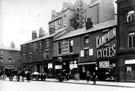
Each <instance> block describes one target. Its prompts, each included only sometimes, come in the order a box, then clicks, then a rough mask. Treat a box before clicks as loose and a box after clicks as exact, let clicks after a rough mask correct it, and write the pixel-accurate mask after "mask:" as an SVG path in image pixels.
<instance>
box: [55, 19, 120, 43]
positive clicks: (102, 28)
mask: <svg viewBox="0 0 135 91" xmlns="http://www.w3.org/2000/svg"><path fill="white" fill-rule="evenodd" d="M110 21H112V20H110ZM107 22H109V21H107ZM103 23H106V22H103ZM103 23H99V24H103ZM96 25H98V24H96ZM116 26H117V24H114V25H110V26H107V27H104V28H101V29H96V30H94V31H90V30H91V29H92V28H91V29H89V30H86V29H85V28H81V29H85V30H86V31H89V32H83V33H81V34H77V35H74V36H69V37H65V38H62V37H63V36H62V37H61V38H59V39H56V40H53V41H59V40H63V39H68V38H72V37H76V36H80V35H84V34H87V33H92V32H96V31H99V30H103V29H106V28H110V27H116ZM74 31H77V30H74Z"/></svg>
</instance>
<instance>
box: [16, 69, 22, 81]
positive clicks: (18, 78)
mask: <svg viewBox="0 0 135 91" xmlns="http://www.w3.org/2000/svg"><path fill="white" fill-rule="evenodd" d="M20 74H21V71H20V70H19V71H17V75H16V79H17V81H20Z"/></svg>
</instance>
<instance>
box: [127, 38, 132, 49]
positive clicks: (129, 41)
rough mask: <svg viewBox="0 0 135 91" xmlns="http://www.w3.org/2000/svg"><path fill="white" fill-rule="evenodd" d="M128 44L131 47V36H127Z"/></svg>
mask: <svg viewBox="0 0 135 91" xmlns="http://www.w3.org/2000/svg"><path fill="white" fill-rule="evenodd" d="M128 44H129V45H128V46H129V48H131V47H132V37H131V36H129V39H128Z"/></svg>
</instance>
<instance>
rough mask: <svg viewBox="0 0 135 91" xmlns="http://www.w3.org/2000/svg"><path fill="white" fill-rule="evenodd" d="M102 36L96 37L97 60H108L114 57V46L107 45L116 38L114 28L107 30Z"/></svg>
mask: <svg viewBox="0 0 135 91" xmlns="http://www.w3.org/2000/svg"><path fill="white" fill-rule="evenodd" d="M108 30H109V31H108V32H107V33H105V34H104V35H103V36H97V37H96V48H97V58H108V57H114V56H115V55H116V44H115V43H113V44H109V42H110V41H112V39H114V38H115V37H116V27H115V28H112V29H108ZM106 44H108V45H107V46H105V45H106Z"/></svg>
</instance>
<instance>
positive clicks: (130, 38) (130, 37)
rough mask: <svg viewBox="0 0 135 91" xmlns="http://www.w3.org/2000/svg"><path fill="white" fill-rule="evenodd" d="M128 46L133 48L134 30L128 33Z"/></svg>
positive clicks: (134, 46)
mask: <svg viewBox="0 0 135 91" xmlns="http://www.w3.org/2000/svg"><path fill="white" fill-rule="evenodd" d="M128 47H129V48H135V32H133V33H129V35H128Z"/></svg>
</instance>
